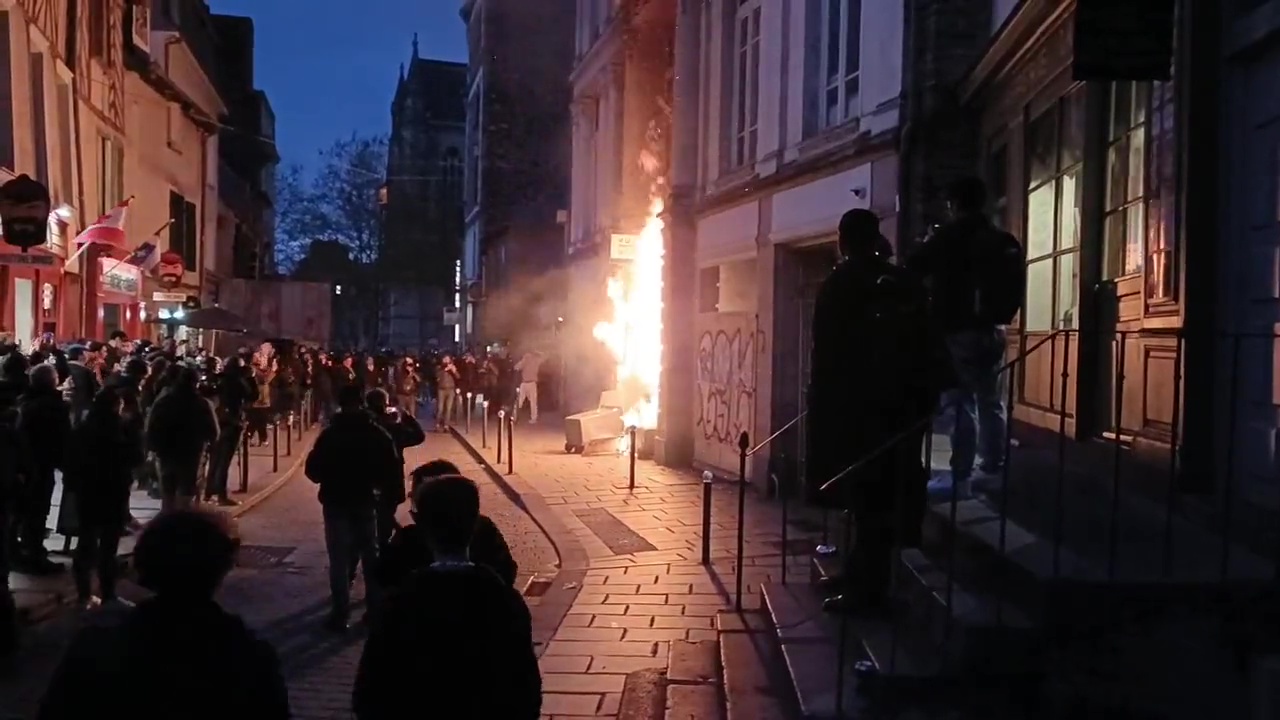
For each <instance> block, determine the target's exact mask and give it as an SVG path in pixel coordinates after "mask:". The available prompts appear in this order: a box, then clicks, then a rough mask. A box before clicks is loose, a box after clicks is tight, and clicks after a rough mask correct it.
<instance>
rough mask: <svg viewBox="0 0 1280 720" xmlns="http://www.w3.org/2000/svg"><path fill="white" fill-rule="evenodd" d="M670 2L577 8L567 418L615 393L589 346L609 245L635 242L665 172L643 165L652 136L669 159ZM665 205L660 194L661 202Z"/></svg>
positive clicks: (587, 1) (602, 356) (590, 2)
mask: <svg viewBox="0 0 1280 720" xmlns="http://www.w3.org/2000/svg"><path fill="white" fill-rule="evenodd" d="M675 7H676V3H675V0H625V1H623V2H618V1H617V0H580V1H579V3H578V14H577V32H576V46H575V47H576V61H575V65H574V69H573V74H572V76H571V81H572V84H573V88H572V89H573V105H572V109H573V116H572V127H573V165H572V188H571V192H570V211H569V224H568V233H567V235H566V238H565V242H566V248H565V251H566V255H567V260H566V269H567V274H568V287H569V291H568V293H569V294H568V303H567V304H566V308H565V311H564V313H563V314H562V315H560V316H559V317H562V318H564V320H563V323H562V324H561V326H560V334H559V338H558V339H559V346H560V350H561V352H563V353H564V355H565V356H566V358H573V363H574V371H573V372H572V373H570V374H568V375H566V378H565V381H566V386H565V402H566V405H567V407H566V409H567V410H568V411H570V412H577V411H580V410H583V409H586V408H590V407H595V406H596V404H597V402H598V399H599V396H600V392H601V391H604V390H611V389H613V383H614V380H615V378H614V372H615V369H614V363H615V361H614V359H613V358H612V357H611V356H610V355H609V353H608V351H607V350H606V349H605V347H604V346H603V345H602V344H600V343H599V342H598V341H596V340H595V339H594V338H593V337H592V328H594V327H595V325H596V324H597V323H599V322H601V321H604V320H606V319H608V316H609V313H610V310H611V308H610V305H609V302H608V296H607V294H606V287H607V282H608V279H609V277H610V276H611V274H612V272H613V266H614V264H615V263H617V262H628V261H627V260H625V259H619V258H616V257H614V250H615V248H614V244H613V243H612V238H613V237H614V236H615V235H623V236H625V235H632V234H635V233H637V232H639V230H640V228H641V226H642V225H643V223H644V221H645V216H646V215H647V214H648V212H649V208H650V202H651V200H652V199H653V197H652V196H653V194H654V188H653V187H652V182H653V180H654V178H655V176H656V177H661V178H663V179H664V180H665V175H666V173H667V171H668V168H667V167H665V164H666V163H665V162H663V163H662V164H661V165H662V166H660V167H658V168H656V169H646V168H645V167H643V166H642V164H641V154H642V153H643V152H646V151H650V150H651V149H654V148H650V145H651V144H652V142H651V136H650V130H651V128H658V129H659V133H658V140H657V142H658V143H659V145H660V147H658V148H656V150H657V152H655V153H654V156H656V157H659V158H662V159H664V160H665V158H666V157H667V156H668V155H669V148H668V147H667V145H668V144H669V142H670V132H669V128H670V111H671V87H670V84H671V75H672V72H673V63H674V58H673V55H672V52H673V49H674V41H675V24H674V21H675ZM663 194H664V195H665V190H664V192H663ZM661 199H665V197H663V198H661Z"/></svg>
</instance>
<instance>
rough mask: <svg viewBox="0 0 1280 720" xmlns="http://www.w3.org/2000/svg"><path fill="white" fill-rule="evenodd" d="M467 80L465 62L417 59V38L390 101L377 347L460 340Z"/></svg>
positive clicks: (409, 347) (435, 344)
mask: <svg viewBox="0 0 1280 720" xmlns="http://www.w3.org/2000/svg"><path fill="white" fill-rule="evenodd" d="M466 82H467V66H466V65H465V64H463V63H452V62H445V61H443V60H429V59H426V58H422V57H419V55H418V41H417V38H416V37H415V39H414V42H413V56H412V57H411V58H410V60H409V65H408V67H407V69H406V67H405V66H403V65H402V66H401V67H400V81H399V84H398V85H397V87H396V94H395V99H394V100H393V101H392V104H391V136H390V139H389V141H388V146H387V179H386V187H385V196H384V198H383V200H384V202H383V213H384V216H383V217H384V228H385V229H384V232H385V235H384V237H383V245H382V250H381V253H380V257H379V262H381V263H382V265H383V269H382V270H381V271H380V276H381V277H383V278H385V279H386V280H387V282H388V287H386V288H385V289H384V290H383V295H384V300H383V308H382V311H381V312H380V313H379V314H378V317H379V321H380V323H381V325H382V327H381V328H380V330H379V345H380V346H382V347H391V348H396V349H401V348H403V349H407V350H415V351H416V350H418V349H420V348H427V347H438V348H447V347H451V346H452V345H453V344H454V343H455V342H457V341H459V340H461V337H460V333H459V332H458V329H459V326H458V325H457V322H458V313H457V312H456V308H457V307H458V305H460V304H461V303H460V298H459V297H458V295H459V288H458V278H457V275H458V269H459V263H460V262H461V260H462V239H463V206H462V187H463V156H464V154H465V152H466V95H465V93H466ZM446 315H447V316H448V317H447V318H446ZM446 319H448V320H451V321H453V324H446V322H445V321H446Z"/></svg>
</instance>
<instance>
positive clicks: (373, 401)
mask: <svg viewBox="0 0 1280 720" xmlns="http://www.w3.org/2000/svg"><path fill="white" fill-rule="evenodd" d="M364 403H365V407H367V408H368V409H369V413H370V414H371V415H372V416H373V418H374V420H376V421H377V423H378V425H380V426H381V427H382V429H383V430H386V431H387V434H388V435H390V436H391V439H392V440H393V441H395V444H396V455H397V456H399V458H400V473H399V474H398V475H397V476H396V478H395V481H394V482H389V483H387V484H386V485H383V486H381V487H379V488H377V491H378V545H379V546H385V545H386V544H387V540H389V539H391V533H392V532H393V531H394V530H395V528H396V509H397V508H399V507H400V506H401V505H403V504H404V501H405V500H406V499H407V498H406V495H405V492H404V451H405V450H407V449H409V448H411V447H416V446H418V445H421V444H422V443H424V442H426V439H427V435H426V433H425V432H423V431H422V425H420V424H419V423H418V421H417V420H415V419H414V417H413V416H412V415H409V414H406V413H405V412H404V411H403V410H401V409H399V408H394V407H390V406H389V405H388V398H387V393H386V392H385V391H383V390H373V391H370V392H369V393H368V394H367V395H365V397H364Z"/></svg>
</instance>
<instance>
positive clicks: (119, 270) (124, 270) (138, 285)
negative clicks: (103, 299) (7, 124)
mask: <svg viewBox="0 0 1280 720" xmlns="http://www.w3.org/2000/svg"><path fill="white" fill-rule="evenodd" d="M98 272H99V273H100V274H101V278H102V289H103V290H106V291H108V292H114V293H120V294H121V295H129V296H130V297H135V298H136V297H138V292H139V290H141V289H142V271H140V270H138V268H136V267H134V266H132V265H129V264H128V263H122V262H120V261H119V260H116V259H115V258H98Z"/></svg>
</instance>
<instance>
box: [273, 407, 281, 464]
mask: <svg viewBox="0 0 1280 720" xmlns="http://www.w3.org/2000/svg"><path fill="white" fill-rule="evenodd" d="M271 472H273V473H277V472H280V420H279V418H277V419H276V421H275V422H273V423H271Z"/></svg>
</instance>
